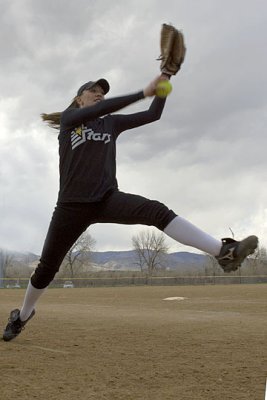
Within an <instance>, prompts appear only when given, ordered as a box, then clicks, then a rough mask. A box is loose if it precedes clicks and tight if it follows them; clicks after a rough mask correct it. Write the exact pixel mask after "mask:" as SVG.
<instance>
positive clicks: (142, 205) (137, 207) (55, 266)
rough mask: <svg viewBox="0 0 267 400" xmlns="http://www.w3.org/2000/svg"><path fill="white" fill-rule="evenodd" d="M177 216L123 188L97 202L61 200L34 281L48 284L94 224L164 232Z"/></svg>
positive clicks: (38, 283)
mask: <svg viewBox="0 0 267 400" xmlns="http://www.w3.org/2000/svg"><path fill="white" fill-rule="evenodd" d="M175 217H176V214H175V213H174V212H173V211H172V210H169V209H168V208H167V207H166V206H165V205H164V204H162V203H160V202H158V201H155V200H149V199H146V198H144V197H141V196H137V195H133V194H128V193H123V192H119V191H116V192H113V193H112V194H110V195H109V196H107V197H106V198H105V199H104V200H102V201H100V202H97V203H58V204H57V206H56V208H55V211H54V213H53V217H52V220H51V223H50V226H49V230H48V233H47V237H46V240H45V243H44V248H43V251H42V255H41V258H40V263H39V264H38V266H37V268H36V270H35V272H34V274H33V275H32V277H31V283H32V285H33V286H34V287H35V288H37V289H43V288H45V287H46V286H48V285H49V283H50V282H51V281H52V280H53V279H54V276H55V274H56V273H57V272H58V270H59V267H60V265H61V263H62V261H63V259H64V257H65V255H66V254H67V252H68V250H69V249H70V248H71V246H72V245H73V244H74V243H75V242H76V240H77V239H78V238H79V237H80V235H81V234H82V233H83V232H84V231H85V230H86V229H87V228H88V227H89V226H90V225H92V224H95V223H116V224H141V225H152V226H155V227H157V228H158V229H160V230H162V231H163V230H164V229H165V227H166V226H167V225H168V224H169V223H170V222H171V221H172V220H173V218H175Z"/></svg>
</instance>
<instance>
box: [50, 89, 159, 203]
mask: <svg viewBox="0 0 267 400" xmlns="http://www.w3.org/2000/svg"><path fill="white" fill-rule="evenodd" d="M143 98H144V94H143V92H138V93H135V94H132V95H127V96H122V97H115V98H111V99H107V100H103V101H101V102H99V103H96V104H95V105H93V106H90V107H84V108H68V109H66V110H65V111H64V112H63V113H62V115H61V124H60V133H59V136H58V139H59V169H60V189H59V196H58V201H59V202H97V201H100V200H102V199H103V197H104V196H105V195H106V194H107V193H108V192H110V191H114V190H118V183H117V179H116V139H117V137H118V136H119V134H120V133H121V132H123V131H125V130H127V129H132V128H135V127H138V126H141V125H144V124H147V123H150V122H153V121H156V120H158V119H159V118H160V116H161V113H162V110H163V107H164V104H165V99H160V98H158V97H155V98H154V100H153V102H152V103H151V106H150V107H149V109H148V110H146V111H143V112H138V113H134V114H129V115H119V114H116V115H111V113H113V112H116V111H118V110H120V109H122V108H124V107H126V106H128V105H130V104H132V103H134V102H136V101H138V100H141V99H143Z"/></svg>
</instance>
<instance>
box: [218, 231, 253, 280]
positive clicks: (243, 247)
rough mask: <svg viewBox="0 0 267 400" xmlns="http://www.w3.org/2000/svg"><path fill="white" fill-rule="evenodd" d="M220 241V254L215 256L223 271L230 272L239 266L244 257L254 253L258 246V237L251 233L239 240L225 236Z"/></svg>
mask: <svg viewBox="0 0 267 400" xmlns="http://www.w3.org/2000/svg"><path fill="white" fill-rule="evenodd" d="M222 243H223V245H222V248H221V251H220V254H219V255H218V256H217V257H215V258H216V259H217V261H218V263H219V264H220V266H221V267H222V268H223V270H224V272H231V271H236V270H237V269H238V268H239V267H241V264H242V262H243V261H244V260H245V258H246V257H247V256H249V255H250V254H253V253H254V251H255V250H256V248H257V247H258V238H257V236H254V235H252V236H248V237H247V238H246V239H244V240H241V241H240V242H238V241H236V240H234V239H230V238H226V239H222Z"/></svg>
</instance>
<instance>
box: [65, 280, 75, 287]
mask: <svg viewBox="0 0 267 400" xmlns="http://www.w3.org/2000/svg"><path fill="white" fill-rule="evenodd" d="M63 287H64V288H74V285H73V283H72V281H66V282H64V284H63Z"/></svg>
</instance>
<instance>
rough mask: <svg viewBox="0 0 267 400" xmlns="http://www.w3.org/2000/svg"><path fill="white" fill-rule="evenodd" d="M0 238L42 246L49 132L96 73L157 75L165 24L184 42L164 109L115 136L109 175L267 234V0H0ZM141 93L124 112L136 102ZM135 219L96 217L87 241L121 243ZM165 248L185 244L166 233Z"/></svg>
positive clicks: (130, 79) (125, 243) (221, 221)
mask: <svg viewBox="0 0 267 400" xmlns="http://www.w3.org/2000/svg"><path fill="white" fill-rule="evenodd" d="M0 6H1V15H0V26H1V35H0V47H1V63H0V71H1V73H0V103H1V104H0V126H1V131H0V216H1V219H0V247H2V248H8V249H12V250H18V251H25V252H28V251H29V252H34V253H37V254H40V253H41V250H42V246H43V241H44V239H45V236H46V232H47V228H48V225H49V222H50V219H51V215H52V212H53V209H54V206H55V203H56V200H57V193H58V181H59V176H58V142H57V133H56V131H54V130H52V129H51V128H49V127H47V126H46V125H45V124H44V123H43V122H42V121H41V119H40V117H39V116H40V114H41V113H42V112H53V111H62V110H64V109H65V108H66V107H67V106H68V104H69V103H70V101H71V99H72V98H73V97H74V95H75V93H76V91H77V89H78V87H79V86H81V84H83V83H84V82H87V81H88V80H96V79H98V78H101V77H105V78H106V79H108V80H109V82H110V85H111V91H110V93H109V94H108V96H107V97H114V96H116V95H121V94H128V93H133V92H136V91H138V90H140V89H143V88H144V87H145V86H146V85H147V84H148V83H149V82H150V81H151V80H152V79H153V78H154V77H155V76H156V75H158V73H159V65H160V63H159V61H156V59H157V57H158V56H159V54H160V49H159V38H160V29H161V24H162V23H164V22H166V23H172V24H173V25H175V26H176V27H177V28H179V29H182V31H183V32H184V36H185V41H186V46H187V53H186V59H185V62H184V64H183V66H182V69H181V71H180V72H179V73H178V74H177V75H176V76H175V77H174V78H173V79H172V84H173V92H172V94H171V95H170V96H169V98H168V100H167V103H166V107H165V110H164V112H163V115H162V118H161V120H160V121H158V122H156V123H153V124H150V125H147V126H145V127H141V128H138V129H136V130H133V131H129V132H124V133H123V134H122V135H121V136H120V138H119V140H118V142H117V165H118V181H119V187H120V189H121V190H123V191H127V192H132V193H137V194H141V195H144V196H146V197H149V198H153V199H157V200H160V201H161V202H163V203H165V204H166V205H168V206H169V207H170V208H172V209H173V210H174V211H175V212H176V213H177V214H180V215H181V216H183V217H184V218H186V219H189V220H190V221H191V222H193V223H194V224H196V225H197V226H199V227H200V228H202V229H203V230H205V231H207V232H208V233H210V234H211V235H213V236H215V237H217V238H222V237H227V236H229V235H230V236H231V232H230V230H229V228H231V229H232V230H233V232H234V233H235V238H236V239H240V238H243V237H244V236H245V235H248V234H257V235H258V236H259V238H260V242H261V244H262V245H263V246H267V185H266V175H267V168H266V164H267V157H266V153H267V139H266V126H267V77H266V71H267V51H266V48H267V2H266V0H201V1H198V0H173V1H172V0H169V1H162V0H154V1H153V0H113V1H110V0H98V1H96V0H94V1H93V0H75V1H69V0H65V1H64V0H45V1H44V0H0ZM150 102H151V99H146V100H143V101H141V102H139V103H138V104H135V105H133V106H130V107H128V108H127V109H125V110H123V113H130V112H135V111H136V110H144V109H146V108H148V107H149V105H150ZM142 229H144V227H142V226H132V227H129V226H119V225H109V224H108V225H96V226H92V227H91V228H90V229H89V232H90V233H91V235H92V236H93V237H94V239H95V240H96V249H97V250H99V251H104V250H128V249H131V246H132V245H131V238H132V236H133V234H136V233H138V232H139V231H140V230H142ZM168 244H169V245H170V246H171V250H172V251H179V250H185V249H187V250H189V251H194V249H192V248H190V247H189V248H185V247H183V246H181V245H179V244H177V243H175V242H174V241H173V240H171V239H169V240H168Z"/></svg>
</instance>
